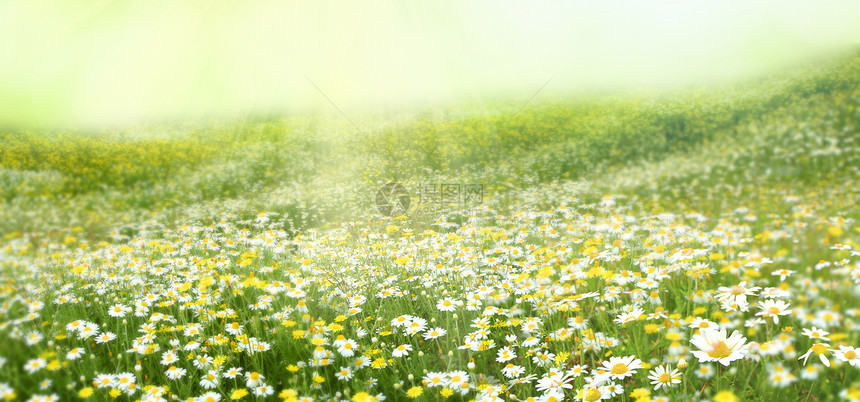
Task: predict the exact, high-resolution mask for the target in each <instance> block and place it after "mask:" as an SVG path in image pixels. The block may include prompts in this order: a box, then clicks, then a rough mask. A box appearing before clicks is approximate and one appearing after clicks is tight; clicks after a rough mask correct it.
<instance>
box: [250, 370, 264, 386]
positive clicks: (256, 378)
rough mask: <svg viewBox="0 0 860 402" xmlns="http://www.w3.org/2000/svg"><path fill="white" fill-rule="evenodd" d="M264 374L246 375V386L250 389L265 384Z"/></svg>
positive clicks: (253, 372) (251, 373) (254, 372)
mask: <svg viewBox="0 0 860 402" xmlns="http://www.w3.org/2000/svg"><path fill="white" fill-rule="evenodd" d="M265 379H266V377H264V376H263V375H262V374H260V373H258V372H256V371H252V372H250V373H245V386H247V387H248V388H255V387H258V386H260V385H261V384H263V380H265Z"/></svg>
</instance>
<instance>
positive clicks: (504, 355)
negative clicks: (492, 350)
mask: <svg viewBox="0 0 860 402" xmlns="http://www.w3.org/2000/svg"><path fill="white" fill-rule="evenodd" d="M515 357H517V354H516V353H514V351H513V350H511V347H510V346H505V347H503V348H501V349H499V352H498V357H496V361H497V362H499V363H504V362H506V361H508V360H511V359H513V358H515Z"/></svg>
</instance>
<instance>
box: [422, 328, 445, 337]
mask: <svg viewBox="0 0 860 402" xmlns="http://www.w3.org/2000/svg"><path fill="white" fill-rule="evenodd" d="M447 333H448V331H446V330H445V329H444V328H441V327H436V328H432V329H429V330H427V332H425V333H424V339H436V338H439V337H441V336H445V334H447Z"/></svg>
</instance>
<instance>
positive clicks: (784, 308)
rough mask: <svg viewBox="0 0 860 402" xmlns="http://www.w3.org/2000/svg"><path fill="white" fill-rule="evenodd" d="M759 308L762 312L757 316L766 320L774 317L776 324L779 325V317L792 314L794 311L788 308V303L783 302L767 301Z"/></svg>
mask: <svg viewBox="0 0 860 402" xmlns="http://www.w3.org/2000/svg"><path fill="white" fill-rule="evenodd" d="M758 307H759V309H761V311H759V312H758V313H756V315H757V316H762V317H764V318H765V319H767V318H771V317H772V318H773V323H774V324H779V316H781V315H788V314H791V311H792V310H790V309H789V308H788V307H789V305H788V303H786V302H784V301H782V300H773V299H767V300H765V301H763V302H761V304H759V306H758Z"/></svg>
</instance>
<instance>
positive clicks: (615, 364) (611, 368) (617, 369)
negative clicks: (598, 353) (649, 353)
mask: <svg viewBox="0 0 860 402" xmlns="http://www.w3.org/2000/svg"><path fill="white" fill-rule="evenodd" d="M640 368H642V361H641V360H639V359H637V358H636V356H632V355H631V356H624V357H610V358H609V360H608V361H605V362H603V369H604V370H606V371H607V372H608V374H609V377H611V378H612V379H615V380H623V379H625V378H627V377H630V376H632V375H633V374H635V373H636V370H638V369H640Z"/></svg>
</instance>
